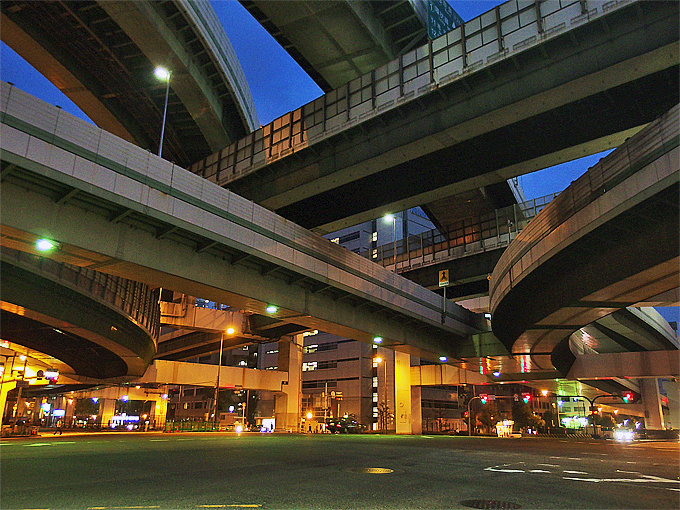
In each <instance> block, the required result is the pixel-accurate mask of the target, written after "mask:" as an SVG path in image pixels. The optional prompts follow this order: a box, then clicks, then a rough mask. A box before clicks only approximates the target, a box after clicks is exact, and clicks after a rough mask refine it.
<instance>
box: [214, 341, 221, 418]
mask: <svg viewBox="0 0 680 510" xmlns="http://www.w3.org/2000/svg"><path fill="white" fill-rule="evenodd" d="M223 345H224V333H220V357H219V359H218V360H217V380H216V381H215V399H214V400H215V404H214V405H213V428H214V427H215V424H216V422H217V405H218V399H219V396H220V372H221V371H222V347H223Z"/></svg>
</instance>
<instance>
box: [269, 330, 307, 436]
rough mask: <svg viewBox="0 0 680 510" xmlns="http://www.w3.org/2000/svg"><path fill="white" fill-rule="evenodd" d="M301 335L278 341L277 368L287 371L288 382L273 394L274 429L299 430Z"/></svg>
mask: <svg viewBox="0 0 680 510" xmlns="http://www.w3.org/2000/svg"><path fill="white" fill-rule="evenodd" d="M302 338H303V337H302V335H296V336H294V337H283V338H282V339H281V340H280V341H279V361H278V367H279V370H282V371H285V372H288V384H284V385H283V386H282V387H281V393H279V394H277V395H275V403H274V417H275V419H276V430H285V431H286V432H299V429H300V408H301V407H302Z"/></svg>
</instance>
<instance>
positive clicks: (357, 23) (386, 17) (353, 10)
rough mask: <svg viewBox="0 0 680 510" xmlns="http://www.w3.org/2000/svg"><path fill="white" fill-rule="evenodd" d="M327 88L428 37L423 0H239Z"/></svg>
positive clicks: (367, 70)
mask: <svg viewBox="0 0 680 510" xmlns="http://www.w3.org/2000/svg"><path fill="white" fill-rule="evenodd" d="M239 2H240V3H241V5H243V7H245V8H246V9H247V10H248V12H249V13H250V14H251V15H252V16H253V17H254V18H255V19H256V20H257V21H258V22H259V23H260V24H261V25H262V27H263V28H264V29H265V30H266V31H267V32H268V33H269V34H270V35H271V36H272V37H273V38H274V39H275V40H276V42H278V43H279V44H280V45H281V47H282V48H283V49H284V50H286V52H288V54H289V55H290V56H291V57H292V58H293V59H294V60H295V61H296V62H297V63H298V64H299V65H300V67H301V68H302V69H303V70H304V71H305V72H306V73H307V74H308V75H309V76H310V77H311V78H312V79H313V80H314V82H315V83H316V84H317V85H318V86H319V87H320V88H321V90H323V91H324V92H330V91H331V90H333V89H335V88H338V87H340V86H342V85H344V84H346V83H347V82H349V81H351V80H353V79H356V78H360V77H361V76H363V75H365V74H366V73H370V72H371V71H373V70H374V69H376V68H378V67H380V66H381V65H384V64H387V63H388V62H390V61H391V60H394V59H395V58H396V57H397V56H399V55H400V54H402V53H405V52H407V51H408V50H410V49H412V48H415V47H416V46H420V45H422V44H423V43H425V42H426V41H427V6H426V5H425V2H424V1H423V0H388V1H385V0H382V1H378V2H375V1H369V2H356V1H352V0H339V1H338V0H330V1H329V0H325V1H324V2H304V1H287V2H270V1H267V0H264V1H261V0H239Z"/></svg>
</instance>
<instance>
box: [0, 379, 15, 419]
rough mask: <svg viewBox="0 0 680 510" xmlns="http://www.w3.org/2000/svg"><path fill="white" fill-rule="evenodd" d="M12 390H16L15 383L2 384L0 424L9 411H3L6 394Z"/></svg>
mask: <svg viewBox="0 0 680 510" xmlns="http://www.w3.org/2000/svg"><path fill="white" fill-rule="evenodd" d="M14 388H16V383H15V382H14V381H11V382H4V383H3V384H2V388H1V389H0V410H1V411H2V414H1V415H0V422H1V421H2V419H3V418H4V417H5V415H6V414H9V410H7V409H5V407H7V394H8V393H9V392H10V391H12V390H13V389H14Z"/></svg>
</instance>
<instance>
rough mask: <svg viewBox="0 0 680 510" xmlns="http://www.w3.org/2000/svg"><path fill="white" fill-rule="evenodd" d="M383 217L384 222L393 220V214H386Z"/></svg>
mask: <svg viewBox="0 0 680 510" xmlns="http://www.w3.org/2000/svg"><path fill="white" fill-rule="evenodd" d="M383 218H384V220H385V223H392V222H393V221H394V214H386V215H385V216H384V217H383Z"/></svg>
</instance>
